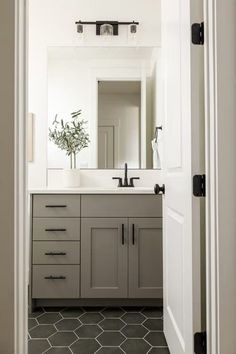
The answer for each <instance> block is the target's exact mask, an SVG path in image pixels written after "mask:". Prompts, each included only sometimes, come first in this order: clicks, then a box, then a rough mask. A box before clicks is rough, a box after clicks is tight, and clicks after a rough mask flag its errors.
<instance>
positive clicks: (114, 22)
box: [75, 21, 139, 26]
mask: <svg viewBox="0 0 236 354" xmlns="http://www.w3.org/2000/svg"><path fill="white" fill-rule="evenodd" d="M101 23H107V24H111V25H112V24H117V25H126V26H128V25H139V22H137V21H132V22H122V21H77V22H75V24H76V25H97V24H101Z"/></svg>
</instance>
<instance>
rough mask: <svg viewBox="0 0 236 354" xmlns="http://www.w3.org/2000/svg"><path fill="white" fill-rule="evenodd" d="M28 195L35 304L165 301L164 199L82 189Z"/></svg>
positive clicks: (141, 191) (139, 193)
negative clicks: (163, 274)
mask: <svg viewBox="0 0 236 354" xmlns="http://www.w3.org/2000/svg"><path fill="white" fill-rule="evenodd" d="M30 196H31V224H32V227H31V230H32V233H31V251H32V252H31V277H30V278H31V282H30V298H31V299H32V300H33V301H34V302H36V303H38V304H40V303H42V302H43V303H44V304H45V303H46V302H47V301H48V302H49V303H50V300H51V299H54V300H56V299H58V300H61V302H63V300H67V301H69V300H70V301H72V302H73V304H74V303H76V304H77V303H78V304H80V303H81V301H83V303H86V301H87V300H88V301H89V303H91V302H92V301H93V300H92V299H94V301H97V300H98V299H100V300H101V301H105V300H109V299H113V300H114V299H117V300H118V301H124V300H125V301H126V302H127V303H128V301H129V299H136V300H137V301H141V300H148V299H161V298H162V287H163V285H162V282H163V280H162V197H161V195H158V196H157V195H154V194H153V191H152V190H151V189H150V190H149V189H141V188H140V189H139V188H135V189H133V190H132V192H131V191H130V189H129V188H128V189H127V190H125V189H124V190H122V189H121V190H119V189H114V191H113V190H112V189H111V190H105V189H104V190H101V189H100V190H99V189H98V190H92V189H90V190H89V189H83V188H81V189H77V190H75V191H73V190H69V191H68V190H64V191H45V190H42V191H33V192H31V194H30ZM75 300H77V301H75ZM109 301H110V300H109ZM54 303H55V302H54ZM96 303H97V302H96Z"/></svg>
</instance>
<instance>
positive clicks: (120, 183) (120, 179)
mask: <svg viewBox="0 0 236 354" xmlns="http://www.w3.org/2000/svg"><path fill="white" fill-rule="evenodd" d="M112 179H117V180H118V181H119V182H118V187H122V186H123V184H122V178H121V177H112Z"/></svg>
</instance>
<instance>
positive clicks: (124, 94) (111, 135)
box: [98, 81, 141, 168]
mask: <svg viewBox="0 0 236 354" xmlns="http://www.w3.org/2000/svg"><path fill="white" fill-rule="evenodd" d="M140 110H141V82H140V81H98V168H123V166H124V164H125V162H127V163H128V165H129V167H130V168H140Z"/></svg>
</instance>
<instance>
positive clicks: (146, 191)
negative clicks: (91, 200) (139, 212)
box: [28, 187, 154, 194]
mask: <svg viewBox="0 0 236 354" xmlns="http://www.w3.org/2000/svg"><path fill="white" fill-rule="evenodd" d="M28 193H29V194H154V190H153V188H148V187H134V188H132V187H128V188H122V187H121V188H118V187H115V188H112V187H110V188H105V187H93V188H92V187H91V188H90V187H86V188H85V187H84V188H83V187H78V188H54V189H53V188H39V189H31V190H29V191H28Z"/></svg>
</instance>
